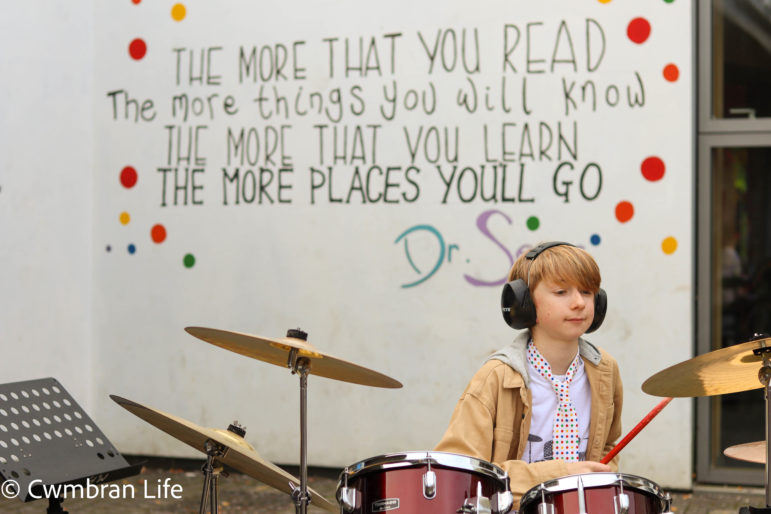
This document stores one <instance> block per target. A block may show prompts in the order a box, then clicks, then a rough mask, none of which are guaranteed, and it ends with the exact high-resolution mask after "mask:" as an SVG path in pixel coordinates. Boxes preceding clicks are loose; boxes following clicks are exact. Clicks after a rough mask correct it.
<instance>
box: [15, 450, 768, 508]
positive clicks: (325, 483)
mask: <svg viewBox="0 0 771 514" xmlns="http://www.w3.org/2000/svg"><path fill="white" fill-rule="evenodd" d="M192 464H195V465H196V466H199V465H200V463H195V462H193V463H189V462H183V463H174V462H172V463H167V464H166V465H165V466H161V465H160V463H151V464H148V467H146V468H143V470H142V472H141V473H140V474H139V475H136V476H133V477H129V478H127V479H125V480H122V481H117V482H115V483H116V484H121V485H122V486H123V485H127V486H129V487H127V488H126V487H123V488H122V490H124V491H130V490H133V491H134V493H135V497H134V498H133V499H131V498H109V497H107V498H92V499H89V498H68V499H66V500H65V501H64V503H63V504H62V508H64V509H65V510H67V511H68V512H70V513H71V514H81V513H82V514H90V513H99V514H101V513H111V514H112V513H115V514H128V513H147V512H182V513H196V512H198V511H199V507H200V500H201V489H202V485H203V475H202V473H201V472H200V471H199V470H198V469H193V465H192ZM287 471H289V472H290V473H292V474H293V475H295V476H298V473H297V468H294V469H292V468H287ZM338 473H339V470H331V469H315V468H314V469H311V470H309V477H308V482H309V486H310V487H312V488H313V489H315V490H316V491H317V492H319V493H320V494H321V495H323V496H324V497H325V498H327V499H328V500H330V501H332V502H334V498H335V491H336V488H337V476H338ZM164 484H166V485H167V487H166V489H165V492H164ZM171 486H179V487H175V488H174V490H172V489H171ZM668 492H669V493H670V494H671V495H672V498H673V503H672V505H673V508H672V510H673V511H674V512H676V513H677V514H732V513H733V514H736V513H738V511H739V508H740V507H743V506H748V505H752V506H753V507H761V506H763V505H764V504H765V494H764V491H763V490H762V489H759V488H738V487H716V486H696V487H694V490H693V491H668ZM218 494H219V512H221V513H223V514H228V513H251V512H259V513H276V514H279V513H280V514H292V513H294V512H295V507H294V504H293V503H292V500H291V499H290V497H289V496H288V495H286V494H284V493H282V492H280V491H277V490H275V489H272V488H270V487H268V486H266V485H264V484H262V483H260V482H257V481H256V480H255V479H253V478H251V477H249V476H246V475H243V474H240V473H237V472H232V473H230V474H229V476H227V477H222V478H220V483H219V490H218ZM164 496H165V497H164ZM174 496H178V498H175V497H174ZM47 508H48V502H47V501H46V500H37V501H32V502H28V503H23V502H21V501H19V500H16V499H13V500H11V499H7V498H2V497H1V496H0V512H14V513H16V512H18V513H22V514H23V513H41V512H46V509H47ZM308 511H309V512H311V513H321V512H325V511H323V510H321V509H318V508H315V507H313V506H312V505H311V507H310V508H309V509H308ZM206 512H208V510H207V511H206Z"/></svg>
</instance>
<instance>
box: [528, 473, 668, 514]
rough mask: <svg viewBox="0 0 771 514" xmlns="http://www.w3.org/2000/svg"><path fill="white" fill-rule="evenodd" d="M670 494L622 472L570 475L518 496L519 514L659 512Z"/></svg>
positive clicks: (663, 510) (662, 509)
mask: <svg viewBox="0 0 771 514" xmlns="http://www.w3.org/2000/svg"><path fill="white" fill-rule="evenodd" d="M669 507H670V497H669V495H668V494H664V493H663V492H662V491H661V488H660V487H659V486H658V485H656V484H655V483H653V482H651V481H650V480H647V479H645V478H642V477H638V476H635V475H626V474H623V473H588V474H584V475H571V476H567V477H562V478H558V479H556V480H551V481H548V482H544V483H542V484H539V485H537V486H535V487H533V488H532V489H530V490H529V491H528V492H526V493H525V494H524V495H523V496H522V500H521V501H520V507H519V514H575V513H586V512H589V513H591V514H626V513H628V514H661V513H668V512H669V510H670V509H669Z"/></svg>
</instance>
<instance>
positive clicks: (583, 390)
mask: <svg viewBox="0 0 771 514" xmlns="http://www.w3.org/2000/svg"><path fill="white" fill-rule="evenodd" d="M527 368H528V369H527V371H528V374H529V375H530V389H531V392H532V395H533V410H532V416H531V419H530V435H529V436H528V438H527V446H526V447H525V453H524V455H522V460H524V461H525V462H539V461H542V460H553V457H552V444H553V439H554V413H555V412H556V411H557V406H558V405H559V400H557V393H555V392H554V386H552V383H551V381H550V380H549V379H548V378H546V377H544V376H542V375H541V374H540V373H539V372H538V371H537V370H536V369H535V368H534V367H533V365H532V364H530V362H528V363H527ZM554 377H555V378H556V379H557V380H563V381H564V380H565V375H554ZM570 400H571V402H572V403H573V407H574V408H575V409H576V412H577V413H578V434H579V436H580V437H581V441H580V442H579V445H578V460H586V446H587V444H588V439H589V418H590V413H591V412H592V394H591V390H590V389H589V380H588V379H587V378H586V373H585V372H584V361H583V359H581V358H580V357H579V359H578V367H577V368H576V371H575V374H574V375H573V380H572V381H571V382H570Z"/></svg>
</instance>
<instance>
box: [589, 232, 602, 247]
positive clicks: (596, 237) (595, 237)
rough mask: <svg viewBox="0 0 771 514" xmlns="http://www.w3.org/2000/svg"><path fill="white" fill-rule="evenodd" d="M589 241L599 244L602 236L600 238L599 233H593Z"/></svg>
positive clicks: (595, 244)
mask: <svg viewBox="0 0 771 514" xmlns="http://www.w3.org/2000/svg"><path fill="white" fill-rule="evenodd" d="M589 241H590V242H591V243H592V244H593V245H594V246H597V245H598V244H600V241H602V238H600V235H599V234H592V237H590V238H589Z"/></svg>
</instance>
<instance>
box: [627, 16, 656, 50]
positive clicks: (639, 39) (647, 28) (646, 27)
mask: <svg viewBox="0 0 771 514" xmlns="http://www.w3.org/2000/svg"><path fill="white" fill-rule="evenodd" d="M626 35H627V36H629V39H631V40H632V42H634V43H637V44H638V45H639V44H641V43H645V41H646V40H647V39H648V36H650V35H651V24H650V23H648V20H646V19H645V18H635V19H633V20H632V21H630V22H629V25H628V26H627V28H626Z"/></svg>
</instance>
